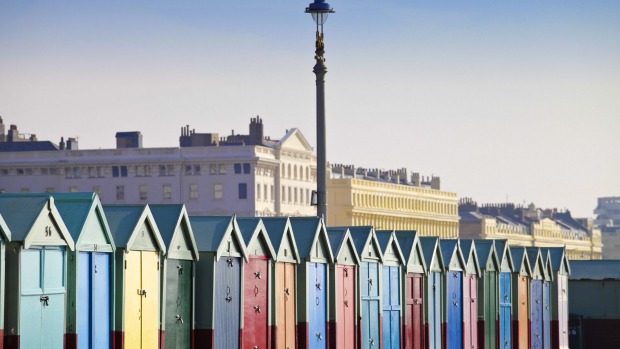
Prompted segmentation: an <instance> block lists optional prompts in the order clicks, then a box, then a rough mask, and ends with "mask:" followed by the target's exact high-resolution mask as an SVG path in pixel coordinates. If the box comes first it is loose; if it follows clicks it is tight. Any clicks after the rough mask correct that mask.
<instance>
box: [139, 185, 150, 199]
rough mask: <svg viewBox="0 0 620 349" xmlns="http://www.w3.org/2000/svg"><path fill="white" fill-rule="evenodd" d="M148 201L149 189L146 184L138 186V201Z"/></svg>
mask: <svg viewBox="0 0 620 349" xmlns="http://www.w3.org/2000/svg"><path fill="white" fill-rule="evenodd" d="M148 199H149V187H148V185H146V184H140V200H141V201H146V200H148Z"/></svg>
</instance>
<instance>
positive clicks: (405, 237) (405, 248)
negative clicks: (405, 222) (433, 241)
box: [395, 230, 426, 271]
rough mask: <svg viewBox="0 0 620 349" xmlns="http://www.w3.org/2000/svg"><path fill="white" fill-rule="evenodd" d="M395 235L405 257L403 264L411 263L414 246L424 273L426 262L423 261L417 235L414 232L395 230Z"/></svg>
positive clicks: (422, 253)
mask: <svg viewBox="0 0 620 349" xmlns="http://www.w3.org/2000/svg"><path fill="white" fill-rule="evenodd" d="M395 234H396V239H397V240H398V245H399V246H400V249H401V251H402V252H403V256H404V257H405V263H407V264H409V263H411V259H412V258H413V256H414V246H416V248H417V249H418V252H419V254H420V259H421V261H422V268H423V269H424V271H426V261H425V260H424V252H423V250H422V246H421V244H420V240H419V237H418V233H417V232H416V231H415V230H397V231H396V232H395Z"/></svg>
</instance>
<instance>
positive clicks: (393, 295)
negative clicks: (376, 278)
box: [383, 266, 400, 349]
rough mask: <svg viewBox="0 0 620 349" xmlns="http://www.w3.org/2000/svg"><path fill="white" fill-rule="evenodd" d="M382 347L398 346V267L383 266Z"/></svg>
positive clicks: (388, 348)
mask: <svg viewBox="0 0 620 349" xmlns="http://www.w3.org/2000/svg"><path fill="white" fill-rule="evenodd" d="M383 348H384V349H398V348H400V268H399V267H396V266H393V267H389V266H384V267H383Z"/></svg>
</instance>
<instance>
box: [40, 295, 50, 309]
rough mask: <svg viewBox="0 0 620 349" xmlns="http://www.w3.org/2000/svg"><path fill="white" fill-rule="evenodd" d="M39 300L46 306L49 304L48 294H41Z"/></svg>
mask: <svg viewBox="0 0 620 349" xmlns="http://www.w3.org/2000/svg"><path fill="white" fill-rule="evenodd" d="M41 302H43V305H45V306H46V307H47V306H49V305H50V297H49V296H41Z"/></svg>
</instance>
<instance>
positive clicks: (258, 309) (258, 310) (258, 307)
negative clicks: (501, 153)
mask: <svg viewBox="0 0 620 349" xmlns="http://www.w3.org/2000/svg"><path fill="white" fill-rule="evenodd" d="M254 312H256V313H260V305H255V306H254Z"/></svg>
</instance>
